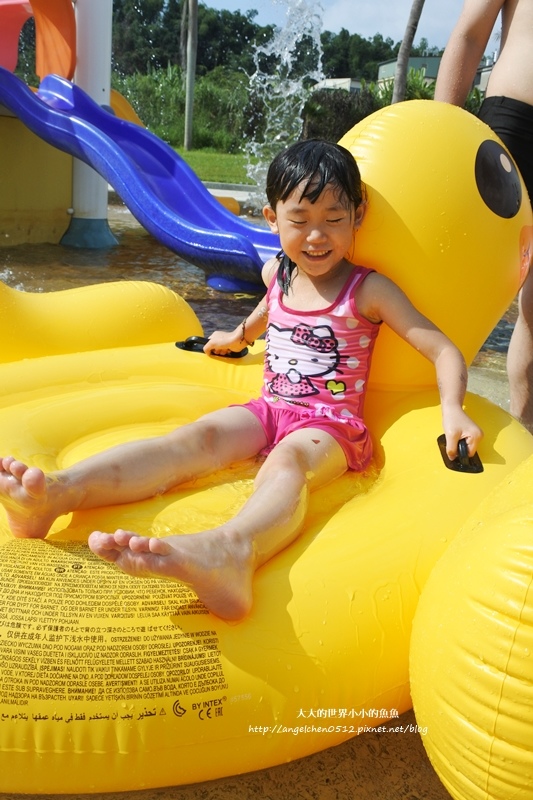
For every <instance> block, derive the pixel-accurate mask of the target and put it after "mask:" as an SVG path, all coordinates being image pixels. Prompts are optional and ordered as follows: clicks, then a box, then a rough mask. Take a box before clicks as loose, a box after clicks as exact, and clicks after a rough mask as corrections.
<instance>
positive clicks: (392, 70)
mask: <svg viewBox="0 0 533 800" xmlns="http://www.w3.org/2000/svg"><path fill="white" fill-rule="evenodd" d="M440 61H441V57H440V56H413V57H412V58H410V59H409V69H414V70H416V72H422V73H423V74H424V80H425V82H426V83H428V84H429V83H434V82H435V81H436V80H437V72H438V71H439V66H440ZM396 64H397V59H396V58H393V59H391V60H390V61H382V62H381V64H378V81H377V82H378V84H379V83H384V82H385V81H390V80H393V79H394V75H395V74H396Z"/></svg>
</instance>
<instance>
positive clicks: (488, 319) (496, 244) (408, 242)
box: [340, 100, 533, 389]
mask: <svg viewBox="0 0 533 800" xmlns="http://www.w3.org/2000/svg"><path fill="white" fill-rule="evenodd" d="M340 144H342V145H344V146H345V147H347V148H348V149H349V150H350V151H351V152H352V153H353V155H354V156H355V158H356V160H357V162H358V164H359V168H360V170H361V175H362V178H363V181H364V182H365V184H366V187H367V196H368V206H367V210H366V214H365V218H364V220H363V224H362V226H361V228H360V229H359V230H358V231H357V232H356V234H355V236H354V243H353V246H352V249H351V251H350V253H349V256H348V257H349V258H350V260H351V261H353V262H354V263H358V264H363V265H365V266H368V267H373V268H375V269H376V270H377V271H378V272H381V273H383V274H385V275H387V276H388V277H390V278H391V279H392V280H394V281H395V282H396V283H397V284H398V285H399V286H400V287H401V288H402V289H403V290H404V291H405V293H406V294H407V295H408V297H409V298H410V300H411V301H412V302H413V304H414V305H415V306H416V307H417V308H418V309H419V310H420V311H421V312H422V313H423V314H425V315H426V316H427V317H429V319H431V320H432V321H433V322H434V323H435V324H436V325H438V326H439V327H440V328H441V329H442V330H443V331H444V332H445V333H446V334H447V335H448V336H449V337H450V339H452V341H453V342H454V343H455V344H456V345H457V346H458V347H459V349H460V350H461V351H462V353H463V355H464V357H465V359H466V361H467V363H468V364H470V363H471V361H472V360H473V358H474V357H475V355H476V353H477V352H478V351H479V349H480V347H481V346H482V344H483V342H484V341H485V339H486V338H487V336H488V335H489V334H490V333H491V331H492V330H493V329H494V327H495V326H496V325H497V323H498V321H499V320H500V319H501V317H502V315H503V314H504V312H505V311H506V309H507V308H508V306H509V305H510V303H511V301H512V300H513V298H514V297H515V295H516V293H517V291H518V289H519V287H520V286H521V284H522V282H523V281H524V279H525V277H526V274H527V271H528V269H529V264H530V260H531V256H532V254H533V218H532V212H531V205H530V202H529V199H528V194H527V191H526V188H525V185H524V183H523V181H522V178H521V176H520V174H519V173H518V170H517V168H516V166H515V164H514V162H513V160H512V159H511V157H510V156H509V154H508V151H507V150H506V149H505V147H504V145H503V144H502V143H501V141H500V140H499V139H498V137H497V136H496V134H495V133H493V131H492V130H491V129H490V128H489V127H488V126H487V125H485V123H483V122H480V121H479V120H478V119H477V118H476V117H474V116H473V115H471V114H469V113H468V112H466V111H464V110H462V109H460V108H456V107H455V106H451V105H448V104H446V103H438V102H435V101H431V100H412V101H408V102H404V103H398V104H396V105H393V106H388V107H387V108H384V109H382V110H380V111H377V112H376V113H375V114H372V115H371V116H369V117H367V118H366V119H364V120H363V121H362V122H360V123H359V124H358V125H356V126H355V127H354V128H353V129H352V130H351V131H349V133H347V134H346V135H345V136H344V137H343V138H342V139H341V141H340ZM370 378H371V380H370V382H371V384H372V385H373V386H375V387H383V388H385V387H387V388H394V389H404V388H407V389H409V388H415V387H423V386H429V385H434V383H435V373H434V369H433V366H432V365H431V364H429V363H428V362H427V361H426V360H425V359H424V358H423V357H422V356H420V355H419V354H418V353H416V352H415V351H414V350H413V349H412V348H411V347H410V346H409V345H407V344H406V343H405V342H404V341H403V340H401V339H400V338H399V337H398V336H396V335H395V334H394V333H392V331H390V330H389V329H388V328H387V327H386V326H384V329H383V331H382V332H381V334H380V336H379V338H378V342H377V346H376V352H375V355H374V362H373V366H372V372H371V376H370Z"/></svg>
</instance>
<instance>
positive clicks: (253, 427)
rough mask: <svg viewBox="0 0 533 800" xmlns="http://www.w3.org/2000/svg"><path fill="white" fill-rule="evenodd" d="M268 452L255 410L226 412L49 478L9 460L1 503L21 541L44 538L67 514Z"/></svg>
mask: <svg viewBox="0 0 533 800" xmlns="http://www.w3.org/2000/svg"><path fill="white" fill-rule="evenodd" d="M265 446H266V438H265V434H264V431H263V428H262V426H261V424H260V423H259V421H258V420H257V418H256V417H255V416H254V415H253V414H252V412H251V411H249V410H248V409H246V408H241V407H239V406H235V407H231V408H225V409H221V410H219V411H215V412H213V413H211V414H207V415H206V416H205V417H202V418H201V419H199V420H197V421H196V422H193V423H191V424H190V425H184V426H183V427H182V428H177V429H176V430H174V431H172V432H171V433H169V434H167V435H165V436H158V437H154V438H152V439H141V440H138V441H135V442H128V443H126V444H123V445H118V446H117V447H113V448H111V449H110V450H106V451H104V452H102V453H98V454H97V455H94V456H91V457H90V458H87V459H85V460H83V461H81V462H79V463H77V464H74V465H73V466H72V467H69V468H68V469H65V470H60V471H58V472H54V473H50V474H49V475H45V474H44V473H43V472H42V470H40V469H37V468H34V467H30V468H28V467H27V466H26V465H25V464H23V463H21V462H20V461H16V460H15V459H13V458H11V457H8V458H3V459H1V460H0V502H1V503H2V504H3V505H4V506H5V508H6V511H7V514H8V519H9V523H10V526H11V530H12V531H13V533H14V534H15V536H24V537H41V538H42V537H44V536H46V534H47V533H48V530H49V529H50V526H51V524H52V523H53V522H54V520H55V519H56V518H57V517H58V516H59V515H61V514H66V513H68V512H71V511H78V510H81V509H88V508H96V507H101V506H107V505H116V504H120V503H130V502H134V501H137V500H144V499H146V498H149V497H153V496H154V495H157V494H163V493H164V492H165V491H167V490H168V489H170V488H172V487H173V486H176V485H177V484H179V483H182V482H183V481H186V480H189V479H191V478H194V477H198V476H200V475H204V474H207V473H210V472H214V471H215V470H217V469H221V468H223V467H225V466H227V465H228V464H231V463H233V462H235V461H240V460H242V459H245V458H250V457H251V456H254V455H256V454H257V453H258V452H259V451H260V450H261V449H262V448H263V447H265Z"/></svg>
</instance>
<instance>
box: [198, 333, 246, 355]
mask: <svg viewBox="0 0 533 800" xmlns="http://www.w3.org/2000/svg"><path fill="white" fill-rule="evenodd" d="M245 347H246V342H243V341H242V339H241V331H240V328H239V329H238V330H237V331H214V333H212V334H211V336H210V337H209V339H208V341H207V344H206V345H204V353H207V355H214V356H225V355H227V354H228V353H240V352H241V350H244V348H245Z"/></svg>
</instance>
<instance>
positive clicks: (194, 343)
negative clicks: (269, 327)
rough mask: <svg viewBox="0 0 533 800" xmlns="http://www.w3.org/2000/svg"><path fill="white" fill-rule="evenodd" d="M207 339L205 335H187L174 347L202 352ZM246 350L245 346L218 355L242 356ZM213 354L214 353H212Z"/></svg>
mask: <svg viewBox="0 0 533 800" xmlns="http://www.w3.org/2000/svg"><path fill="white" fill-rule="evenodd" d="M208 341H209V339H207V338H206V337H205V336H189V337H188V338H187V339H185V341H183V342H176V347H179V348H180V350H189V351H190V352H191V353H203V352H204V345H206V344H207V342H208ZM247 352H248V348H247V347H245V348H244V349H243V350H240V351H239V352H238V353H233V352H232V353H226V355H224V356H218V357H219V358H242V357H243V356H245V355H246V354H247ZM214 355H215V354H214Z"/></svg>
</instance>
